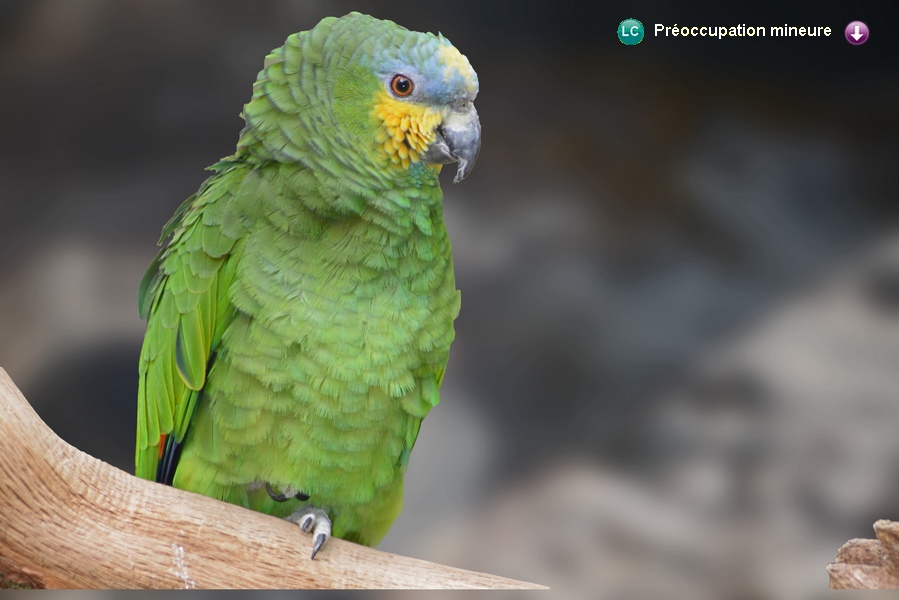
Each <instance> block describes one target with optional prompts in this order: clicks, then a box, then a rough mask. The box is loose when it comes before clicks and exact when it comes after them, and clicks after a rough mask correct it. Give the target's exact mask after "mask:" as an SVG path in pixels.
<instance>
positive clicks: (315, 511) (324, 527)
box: [284, 506, 331, 559]
mask: <svg viewBox="0 0 899 600" xmlns="http://www.w3.org/2000/svg"><path fill="white" fill-rule="evenodd" d="M284 520H285V521H290V522H291V523H294V524H296V525H299V526H300V529H302V530H303V531H305V532H306V533H309V532H310V531H311V532H312V539H313V543H312V559H314V558H315V555H316V554H318V551H319V550H321V549H322V546H324V545H325V542H327V541H328V538H330V537H331V519H330V517H328V513H326V512H325V511H323V510H321V509H320V508H315V507H312V506H303V507H301V508H298V509H297V510H295V511H294V513H293V514H292V515H290V516H289V517H284Z"/></svg>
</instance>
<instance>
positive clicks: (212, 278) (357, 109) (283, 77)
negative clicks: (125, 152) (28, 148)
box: [136, 15, 459, 544]
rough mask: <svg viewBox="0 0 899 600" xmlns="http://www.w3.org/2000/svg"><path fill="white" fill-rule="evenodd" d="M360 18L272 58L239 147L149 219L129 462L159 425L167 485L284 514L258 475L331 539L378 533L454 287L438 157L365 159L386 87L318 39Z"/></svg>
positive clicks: (152, 444)
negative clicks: (319, 518) (324, 527)
mask: <svg viewBox="0 0 899 600" xmlns="http://www.w3.org/2000/svg"><path fill="white" fill-rule="evenodd" d="M361 17H362V16H361V15H359V16H358V17H357V19H358V20H360V23H359V24H358V25H357V26H355V27H346V26H343V29H339V31H338V27H335V24H336V23H339V22H340V21H345V20H346V19H348V18H345V19H342V20H336V19H328V20H325V21H323V22H322V23H321V24H320V25H319V26H318V27H316V28H315V29H313V30H311V31H309V32H303V33H300V34H296V35H294V36H291V38H290V39H288V41H287V43H286V44H285V46H284V47H283V48H279V49H278V50H276V51H274V52H273V53H272V54H271V55H270V56H269V57H268V59H267V60H266V68H265V69H264V70H263V71H262V72H261V73H260V76H259V79H258V81H257V83H256V85H255V87H254V92H255V93H254V98H253V100H252V101H251V102H250V103H249V104H247V105H246V107H245V110H244V118H245V120H246V121H247V126H246V127H245V129H244V131H243V132H242V134H241V139H240V142H239V143H238V150H237V152H236V153H235V154H234V155H233V156H231V157H228V158H226V159H224V160H223V161H222V162H220V163H218V164H216V165H214V166H213V167H212V169H213V170H214V171H215V174H214V175H213V176H212V177H210V178H209V179H208V180H207V181H206V182H205V183H204V184H203V186H202V187H201V189H200V190H199V191H198V192H197V194H195V195H194V196H192V197H191V198H190V199H188V200H187V202H185V203H184V205H183V206H182V207H181V208H180V209H179V210H178V212H177V213H176V214H175V216H174V217H173V219H172V221H171V222H170V223H169V224H168V225H167V226H166V228H165V229H164V231H163V238H165V237H166V236H168V235H170V234H171V240H170V241H169V243H168V245H167V246H166V247H165V248H164V249H163V251H162V252H161V253H160V255H159V256H157V258H156V260H154V262H153V264H151V266H150V269H149V271H148V273H147V276H146V277H145V278H144V281H143V282H142V283H141V294H140V307H141V312H142V315H143V316H145V317H147V319H148V325H147V333H146V337H145V341H144V345H143V349H142V352H141V360H140V385H139V388H140V389H139V411H138V438H137V451H136V464H137V474H138V475H139V476H141V477H145V478H148V479H153V478H155V477H156V474H157V466H158V462H159V459H160V436H162V435H165V434H169V435H171V436H174V439H176V440H178V441H179V442H181V443H182V444H183V451H182V454H181V456H180V460H179V461H178V463H177V470H176V471H175V474H174V481H173V485H175V486H176V487H179V488H182V489H186V490H190V491H194V492H198V493H201V494H205V495H208V496H212V497H215V498H220V499H223V500H226V501H228V502H232V503H235V504H240V505H243V506H247V507H250V508H253V509H255V510H260V511H263V512H266V513H269V514H274V515H277V516H285V515H287V514H289V513H290V512H292V511H293V510H295V509H296V508H297V507H298V506H301V505H302V504H304V502H301V501H300V500H297V499H293V500H290V501H287V502H283V503H276V502H274V501H272V500H271V499H270V498H269V496H268V494H267V493H266V491H265V489H264V487H262V488H260V483H262V482H269V483H271V484H272V486H273V487H274V488H276V489H279V488H281V489H283V488H286V487H287V486H292V487H293V488H295V489H298V490H300V491H301V492H303V493H304V494H307V495H308V496H309V500H308V501H307V503H309V504H312V505H314V506H316V507H318V508H322V509H324V510H326V511H327V512H328V513H329V515H330V517H331V519H332V521H333V532H334V535H335V536H337V537H342V538H345V539H350V540H354V541H358V542H361V543H365V544H376V543H378V542H379V541H380V540H381V538H382V537H383V536H384V535H385V534H386V532H387V530H388V529H389V527H390V525H391V524H392V523H393V521H394V519H395V518H396V516H397V515H398V514H399V512H400V509H401V506H402V489H403V473H404V471H405V469H406V466H407V463H408V459H409V453H410V451H411V450H412V446H413V445H414V443H415V440H416V437H417V436H418V431H419V427H420V425H421V420H422V419H423V418H424V417H425V416H426V415H427V414H428V411H429V410H430V409H431V408H432V407H433V406H434V405H436V404H437V401H438V388H439V386H440V383H441V381H442V378H443V373H444V369H445V366H446V361H447V358H448V352H449V346H450V343H451V341H452V339H453V335H454V334H453V325H452V324H453V320H454V319H455V317H456V316H457V314H458V311H459V293H458V291H457V290H456V287H455V281H454V277H453V263H452V257H451V253H450V242H449V238H448V236H447V232H446V229H445V227H444V223H443V208H442V193H441V191H440V188H439V184H438V181H437V175H438V169H436V168H434V167H430V166H427V165H424V164H421V163H415V164H413V165H411V167H409V168H408V169H400V168H396V167H395V165H392V164H390V163H389V161H387V160H386V159H385V157H384V156H382V154H381V153H379V152H378V150H377V147H378V142H377V141H376V138H377V134H378V130H377V123H376V122H375V121H373V119H372V117H371V111H372V104H371V102H372V99H373V98H374V96H375V94H376V93H377V91H378V90H379V89H381V85H382V84H381V81H380V80H379V79H378V78H377V77H375V76H374V75H372V74H371V70H370V69H368V71H366V69H365V68H363V67H360V66H358V65H356V64H355V63H354V62H353V59H352V57H349V56H347V53H346V52H344V53H332V54H329V53H328V52H327V51H326V50H327V49H328V47H329V44H332V43H336V41H335V37H339V36H343V38H347V37H348V36H357V37H358V40H359V41H358V43H356V44H355V45H354V44H351V43H349V42H347V40H346V39H342V41H341V44H344V45H346V44H348V47H351V48H355V47H358V45H359V44H365V43H370V42H369V41H368V40H369V39H370V38H371V33H372V32H371V27H372V22H373V23H375V24H376V26H377V27H387V25H380V24H382V23H384V22H380V21H374V20H373V19H369V18H367V17H365V19H364V20H363V19H362V18H361ZM389 25H390V26H391V27H390V28H389V31H390V34H391V35H397V36H400V37H401V38H402V39H401V40H400V42H402V40H404V39H405V37H403V36H407V34H409V33H410V32H405V30H402V29H401V28H399V27H397V26H395V25H393V24H389ZM332 29H334V31H332ZM376 33H377V32H376ZM415 35H422V34H415ZM382 38H383V34H382ZM379 43H384V42H383V39H382V41H381V42H379ZM366 73H367V74H366ZM335 98H336V100H335ZM323 107H324V108H323ZM326 109H327V110H326Z"/></svg>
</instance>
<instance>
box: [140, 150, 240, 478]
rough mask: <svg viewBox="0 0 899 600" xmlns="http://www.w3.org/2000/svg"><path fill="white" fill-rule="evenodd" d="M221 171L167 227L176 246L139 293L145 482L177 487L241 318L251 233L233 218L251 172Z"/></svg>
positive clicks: (228, 165)
mask: <svg viewBox="0 0 899 600" xmlns="http://www.w3.org/2000/svg"><path fill="white" fill-rule="evenodd" d="M215 166H216V167H217V168H219V169H220V170H219V172H218V173H216V174H215V175H213V176H212V177H210V178H209V179H208V180H206V182H205V183H204V184H203V185H202V186H201V188H200V191H199V192H197V193H196V194H195V195H193V196H191V197H190V198H188V199H187V200H186V201H185V202H184V203H183V204H182V205H181V206H180V207H179V208H178V210H177V211H176V212H175V215H174V216H173V217H172V219H171V220H170V221H169V222H168V223H167V224H166V226H165V227H164V229H163V232H162V233H163V235H162V238H161V239H160V243H162V241H164V240H165V239H166V238H167V237H168V236H171V239H170V241H169V243H168V245H167V246H166V247H165V248H163V249H162V250H161V251H160V253H159V254H158V255H157V256H156V258H154V259H153V262H152V263H151V264H150V267H149V269H148V270H147V274H146V275H144V278H143V280H142V281H141V286H140V290H139V297H138V305H139V309H140V312H141V316H142V317H143V318H146V319H147V333H146V335H145V337H144V344H143V347H142V349H141V357H140V368H139V375H140V380H139V383H138V424H137V443H136V448H135V466H136V472H137V475H138V476H139V477H143V478H146V479H155V478H157V477H158V476H159V475H162V476H164V477H166V478H168V480H169V481H170V479H171V475H172V474H173V473H174V468H175V467H176V464H175V463H176V462H177V451H178V450H179V448H180V444H181V442H182V441H183V439H184V436H185V434H186V433H187V429H188V426H189V424H190V419H191V417H192V415H193V413H194V407H195V405H196V402H197V401H198V400H199V398H200V397H201V395H202V389H203V386H204V385H205V384H206V374H207V369H208V368H209V366H210V364H211V359H212V357H213V356H214V353H215V351H216V347H217V345H218V343H219V340H220V339H221V336H222V333H223V332H224V330H225V327H227V324H228V323H229V322H230V320H231V319H232V318H233V315H234V309H233V307H232V305H231V303H230V300H229V298H228V291H229V288H230V285H231V282H232V281H233V276H234V266H235V265H236V263H237V259H238V257H239V255H240V249H241V248H242V244H240V242H239V240H240V239H241V237H242V235H243V233H244V229H243V224H242V220H241V219H239V218H237V217H236V216H234V215H230V216H229V213H231V212H233V211H235V210H237V208H236V206H235V204H234V202H233V199H234V195H235V194H234V192H233V190H238V189H240V187H241V183H242V182H243V179H244V174H245V172H246V171H245V170H244V169H243V168H242V166H241V165H240V163H236V162H222V163H219V164H218V165H215ZM207 215H208V216H207ZM225 222H227V223H228V226H227V227H223V223H225ZM166 436H172V437H170V438H169V439H168V440H166ZM161 444H164V445H163V446H162V450H161V449H160V448H161V446H160V445H161ZM160 460H162V461H163V467H164V468H163V469H160V468H159V465H160ZM161 471H165V473H160V472H161Z"/></svg>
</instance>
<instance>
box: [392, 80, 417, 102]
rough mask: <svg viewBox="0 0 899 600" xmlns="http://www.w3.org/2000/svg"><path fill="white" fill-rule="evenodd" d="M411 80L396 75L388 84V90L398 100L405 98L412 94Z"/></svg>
mask: <svg viewBox="0 0 899 600" xmlns="http://www.w3.org/2000/svg"><path fill="white" fill-rule="evenodd" d="M412 87H413V86H412V80H411V79H409V78H408V77H406V76H405V75H396V76H395V77H394V78H393V81H391V82H390V89H391V90H393V93H394V94H396V95H397V96H398V97H400V98H405V97H406V96H408V95H409V94H411V93H412Z"/></svg>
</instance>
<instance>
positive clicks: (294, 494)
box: [265, 481, 309, 502]
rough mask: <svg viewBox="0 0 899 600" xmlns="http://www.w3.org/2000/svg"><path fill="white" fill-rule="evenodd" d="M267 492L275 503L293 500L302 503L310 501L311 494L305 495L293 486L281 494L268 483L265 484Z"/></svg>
mask: <svg viewBox="0 0 899 600" xmlns="http://www.w3.org/2000/svg"><path fill="white" fill-rule="evenodd" d="M265 491H266V492H268V496H269V498H271V499H272V500H274V501H275V502H287V501H288V500H290V499H291V498H296V499H297V500H300V501H305V500H308V499H309V494H304V493H303V492H301V491H300V490H296V489H294V488H293V487H292V486H287V487H286V488H285V489H284V492H282V493H280V494H279V493H277V492H275V490H273V489H272V484H270V483H269V482H267V481H266V482H265Z"/></svg>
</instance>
